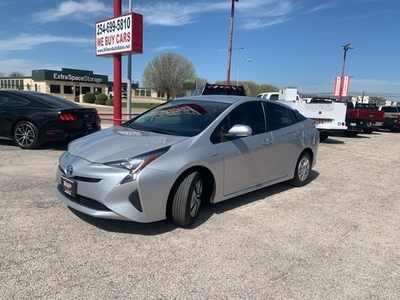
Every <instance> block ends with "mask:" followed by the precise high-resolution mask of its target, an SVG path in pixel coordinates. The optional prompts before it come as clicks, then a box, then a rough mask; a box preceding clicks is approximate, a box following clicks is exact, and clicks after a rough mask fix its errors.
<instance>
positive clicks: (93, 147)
mask: <svg viewBox="0 0 400 300" xmlns="http://www.w3.org/2000/svg"><path fill="white" fill-rule="evenodd" d="M185 139H188V137H184V136H171V135H165V134H159V133H152V132H147V131H140V130H136V129H130V128H127V127H123V126H114V127H111V128H108V129H105V130H102V131H99V132H97V133H93V134H90V135H88V136H85V137H82V138H80V139H77V140H75V141H73V142H71V143H70V144H69V146H68V153H69V154H71V155H74V156H79V157H81V158H83V159H85V160H88V161H90V162H97V163H105V162H110V161H116V160H121V159H125V158H130V157H134V156H137V155H140V154H144V153H147V152H150V151H153V150H156V149H160V148H164V147H167V146H170V145H173V144H176V143H179V142H180V141H183V140H185Z"/></svg>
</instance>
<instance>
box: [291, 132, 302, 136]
mask: <svg viewBox="0 0 400 300" xmlns="http://www.w3.org/2000/svg"><path fill="white" fill-rule="evenodd" d="M293 135H294V136H295V137H299V136H301V133H300V131H296V132H295V133H294V134H293Z"/></svg>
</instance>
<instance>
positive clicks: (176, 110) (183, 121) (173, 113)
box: [126, 100, 229, 137]
mask: <svg viewBox="0 0 400 300" xmlns="http://www.w3.org/2000/svg"><path fill="white" fill-rule="evenodd" d="M228 106H229V104H226V103H220V102H211V101H193V102H188V101H181V100H173V101H170V102H167V103H165V104H163V105H160V106H158V107H156V108H154V109H152V110H149V111H148V112H146V113H144V114H143V115H141V116H139V117H137V118H135V119H133V120H131V121H129V122H128V123H127V124H126V126H128V127H129V128H133V129H137V130H143V131H150V132H157V133H164V134H170V135H179V136H188V137H191V136H195V135H197V134H199V133H200V132H202V131H203V130H204V129H205V128H207V127H208V126H209V125H210V124H211V122H212V121H214V120H215V119H216V118H217V117H218V116H219V115H220V114H221V113H222V112H223V111H224V110H225V109H226V108H227V107H228Z"/></svg>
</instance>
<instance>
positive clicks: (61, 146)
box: [0, 139, 68, 151]
mask: <svg viewBox="0 0 400 300" xmlns="http://www.w3.org/2000/svg"><path fill="white" fill-rule="evenodd" d="M0 145H4V146H10V147H12V146H14V147H15V148H16V149H17V148H18V149H21V148H20V147H19V146H17V145H16V144H15V143H14V141H12V140H6V139H0ZM67 146H68V143H67V142H61V141H60V142H46V143H43V144H42V145H41V146H40V147H38V148H36V149H26V151H40V150H61V151H62V150H63V151H65V150H67Z"/></svg>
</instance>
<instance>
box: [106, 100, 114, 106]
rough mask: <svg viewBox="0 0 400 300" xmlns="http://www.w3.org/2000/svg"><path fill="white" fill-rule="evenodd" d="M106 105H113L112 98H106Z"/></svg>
mask: <svg viewBox="0 0 400 300" xmlns="http://www.w3.org/2000/svg"><path fill="white" fill-rule="evenodd" d="M106 105H108V106H114V100H113V99H107V100H106Z"/></svg>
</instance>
